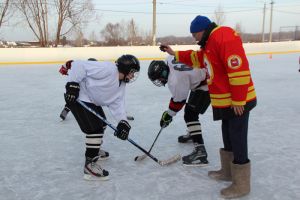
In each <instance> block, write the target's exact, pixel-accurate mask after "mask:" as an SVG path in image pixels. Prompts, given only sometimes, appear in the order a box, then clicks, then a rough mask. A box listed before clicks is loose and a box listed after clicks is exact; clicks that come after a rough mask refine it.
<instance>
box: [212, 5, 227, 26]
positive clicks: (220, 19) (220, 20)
mask: <svg viewBox="0 0 300 200" xmlns="http://www.w3.org/2000/svg"><path fill="white" fill-rule="evenodd" d="M214 18H215V23H216V24H218V25H223V24H224V22H225V19H226V17H225V12H224V11H223V7H222V6H221V5H219V6H218V8H217V10H215V16H214Z"/></svg>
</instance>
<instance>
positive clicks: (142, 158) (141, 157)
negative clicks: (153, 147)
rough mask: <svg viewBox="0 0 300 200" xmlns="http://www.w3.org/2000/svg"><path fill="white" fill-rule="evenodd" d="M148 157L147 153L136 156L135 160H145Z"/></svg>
mask: <svg viewBox="0 0 300 200" xmlns="http://www.w3.org/2000/svg"><path fill="white" fill-rule="evenodd" d="M146 157H147V155H146V154H144V155H141V156H136V157H135V158H134V161H142V160H144V159H145V158H146Z"/></svg>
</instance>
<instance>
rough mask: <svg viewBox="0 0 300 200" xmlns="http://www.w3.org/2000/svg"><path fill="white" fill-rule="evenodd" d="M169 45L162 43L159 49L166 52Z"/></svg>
mask: <svg viewBox="0 0 300 200" xmlns="http://www.w3.org/2000/svg"><path fill="white" fill-rule="evenodd" d="M167 48H168V47H167V46H166V45H163V44H162V45H160V46H159V49H160V50H161V51H162V52H166V49H167Z"/></svg>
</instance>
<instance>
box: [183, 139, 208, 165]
mask: <svg viewBox="0 0 300 200" xmlns="http://www.w3.org/2000/svg"><path fill="white" fill-rule="evenodd" d="M182 162H183V165H185V166H206V165H207V164H208V161H207V153H206V150H205V147H204V145H203V144H201V145H199V146H196V147H195V149H194V151H193V152H192V153H191V154H189V155H186V156H183V157H182Z"/></svg>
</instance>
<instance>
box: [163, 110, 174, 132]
mask: <svg viewBox="0 0 300 200" xmlns="http://www.w3.org/2000/svg"><path fill="white" fill-rule="evenodd" d="M172 119H173V117H172V116H171V115H169V113H168V111H165V112H164V113H163V114H162V116H161V119H160V127H164V128H165V127H167V126H169V124H170V123H171V122H172Z"/></svg>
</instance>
